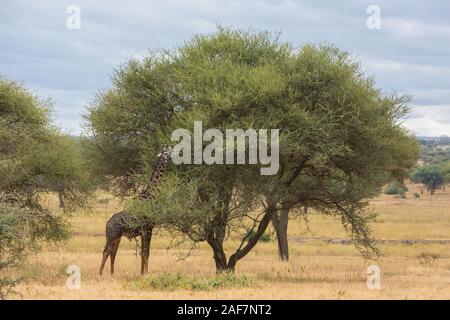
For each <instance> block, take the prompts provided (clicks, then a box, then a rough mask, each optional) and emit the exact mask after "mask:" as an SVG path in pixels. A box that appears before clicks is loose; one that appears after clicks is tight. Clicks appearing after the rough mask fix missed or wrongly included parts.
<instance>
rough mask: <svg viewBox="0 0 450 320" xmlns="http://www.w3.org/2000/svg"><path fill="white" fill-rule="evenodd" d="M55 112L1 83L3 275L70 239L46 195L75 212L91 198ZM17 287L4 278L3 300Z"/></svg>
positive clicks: (14, 85) (0, 260) (1, 284)
mask: <svg viewBox="0 0 450 320" xmlns="http://www.w3.org/2000/svg"><path fill="white" fill-rule="evenodd" d="M50 109H51V103H50V102H49V101H42V100H40V99H39V98H37V97H36V96H34V95H33V94H31V93H30V92H28V91H27V90H26V89H25V88H24V87H22V86H21V85H19V84H17V83H15V82H12V81H8V80H5V79H0V176H1V177H2V179H1V180H0V269H4V268H12V267H17V266H19V265H20V264H21V262H23V259H24V258H25V257H26V256H27V254H28V253H29V252H32V251H36V250H38V249H39V247H40V246H39V244H40V243H42V242H48V241H61V240H63V239H65V238H67V236H68V224H67V222H66V220H65V218H64V217H63V216H56V215H54V214H52V213H51V212H50V211H48V210H45V209H44V208H43V207H42V206H41V204H40V201H39V200H40V199H39V195H40V194H44V193H47V192H52V191H55V192H62V193H63V198H67V199H68V201H69V203H70V207H73V206H72V205H75V203H76V204H83V203H85V199H86V197H87V196H88V194H89V191H88V190H90V189H89V188H86V187H85V186H86V182H85V181H84V180H83V179H81V178H80V177H81V174H80V171H81V168H80V166H79V164H80V162H81V161H79V162H77V160H74V159H73V153H72V152H69V151H67V150H68V149H66V148H64V147H63V145H64V143H63V142H62V141H63V140H64V139H65V138H64V137H63V136H62V135H61V134H60V133H59V132H58V131H57V130H56V129H55V128H54V127H53V126H52V125H51V122H50V116H49V114H50V113H49V112H50ZM81 180H83V182H82V183H81V184H80V183H79V182H80V181H81ZM57 181H64V185H63V186H60V184H59V183H57ZM81 185H83V187H81ZM15 283H16V279H5V278H3V277H2V278H1V279H0V296H1V297H2V298H3V297H5V295H6V292H7V291H8V290H9V289H10V288H11V287H12V286H13V285H14V284H15Z"/></svg>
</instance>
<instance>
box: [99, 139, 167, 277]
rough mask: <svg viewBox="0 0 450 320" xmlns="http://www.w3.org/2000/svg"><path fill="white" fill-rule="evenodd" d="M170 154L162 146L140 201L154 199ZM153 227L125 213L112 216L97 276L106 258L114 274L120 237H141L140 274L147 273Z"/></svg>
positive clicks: (108, 224)
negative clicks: (109, 261)
mask: <svg viewBox="0 0 450 320" xmlns="http://www.w3.org/2000/svg"><path fill="white" fill-rule="evenodd" d="M171 153H172V147H171V146H167V145H166V146H164V150H163V152H162V153H160V154H159V155H158V156H159V160H158V163H157V164H156V166H155V169H154V171H153V174H152V176H151V178H150V182H149V184H148V185H147V187H146V188H145V190H144V191H142V193H141V194H140V196H139V197H140V198H141V199H154V196H153V193H154V191H155V188H156V186H157V185H158V183H159V181H160V180H161V177H162V175H163V173H164V169H165V168H166V165H167V162H168V160H169V158H170V156H171ZM153 227H154V223H153V222H152V221H151V220H149V219H145V220H144V221H138V218H137V217H135V216H133V215H132V214H130V213H128V212H126V211H120V212H117V213H115V214H114V215H112V217H111V218H110V219H109V220H108V222H107V223H106V245H105V249H104V250H103V259H102V262H101V265H100V271H99V274H100V275H102V272H103V268H104V266H105V263H106V260H107V259H108V257H110V260H111V275H113V274H114V261H115V259H116V254H117V250H118V249H119V244H120V240H121V238H122V236H125V237H127V238H128V239H133V238H136V237H138V236H140V237H141V252H140V255H141V274H142V275H143V274H146V273H147V272H148V258H149V255H150V242H151V239H152V233H153Z"/></svg>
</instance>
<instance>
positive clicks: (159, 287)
mask: <svg viewBox="0 0 450 320" xmlns="http://www.w3.org/2000/svg"><path fill="white" fill-rule="evenodd" d="M408 187H409V191H408V192H407V194H406V196H407V197H406V199H401V198H395V197H393V196H387V195H382V196H380V197H379V198H377V199H374V200H373V201H372V202H371V206H372V207H373V208H374V209H375V210H376V212H378V213H379V216H378V218H377V221H376V222H375V223H374V224H373V230H374V235H375V237H376V238H377V239H385V240H432V241H431V242H427V243H406V242H405V241H393V242H388V243H382V244H380V248H381V249H382V251H383V253H384V255H383V256H382V257H380V258H379V259H377V261H366V260H364V259H363V258H361V256H360V255H359V254H358V252H357V251H356V250H355V249H354V247H353V246H352V245H347V244H340V243H329V242H327V241H323V240H320V239H319V238H327V239H328V238H332V239H346V238H347V237H346V235H345V232H344V231H343V230H342V228H341V226H340V224H339V222H338V221H337V220H336V221H335V220H334V219H333V218H332V217H324V216H321V215H318V214H312V215H311V217H310V221H309V229H307V228H306V226H305V223H304V222H303V221H302V220H292V221H290V225H289V235H290V255H291V259H290V261H289V262H280V261H278V258H277V247H276V242H275V241H268V242H261V243H259V244H258V245H257V247H256V248H255V249H254V250H253V251H252V252H251V253H250V254H249V255H248V256H247V257H245V258H244V260H242V261H241V262H239V263H238V265H237V270H236V277H232V278H226V279H216V278H215V276H214V262H213V259H212V252H211V251H210V249H209V247H208V246H207V245H205V244H200V245H198V246H196V247H195V248H194V249H193V250H192V251H191V252H190V255H189V256H187V257H186V253H187V252H188V250H189V249H190V248H189V246H187V245H185V246H181V247H180V246H178V247H171V246H170V245H169V244H170V243H171V240H172V239H171V238H170V237H169V236H168V235H167V234H163V233H159V234H157V235H156V236H154V240H153V242H152V250H151V256H150V267H149V269H150V270H149V272H150V275H149V276H148V277H147V278H142V277H141V276H140V275H139V264H140V261H139V256H137V255H136V251H135V249H136V248H135V244H134V242H129V241H127V240H125V239H124V240H122V243H121V247H120V249H119V252H118V255H117V259H116V275H115V276H114V277H111V276H109V275H108V271H109V266H108V268H107V270H106V271H107V272H106V273H105V275H104V276H103V277H99V276H98V275H97V272H98V267H99V263H100V258H101V252H102V250H103V246H104V236H103V233H104V225H105V221H106V220H107V218H108V217H109V216H110V215H111V214H112V213H113V212H115V210H117V209H119V208H120V204H118V203H113V202H111V201H110V203H109V204H108V205H106V203H104V201H100V202H99V203H97V204H96V207H95V209H94V210H93V212H78V213H76V214H74V216H73V217H72V218H71V222H72V225H73V231H74V236H73V237H72V238H71V239H70V240H69V241H68V242H67V243H65V244H64V245H61V246H59V247H54V246H48V247H46V248H44V250H43V251H42V252H41V253H39V254H37V255H35V256H33V257H31V258H30V259H29V261H28V263H27V265H26V266H25V267H24V268H23V269H22V270H19V271H16V273H17V275H19V274H20V275H21V276H23V281H22V282H21V284H20V285H19V286H18V287H17V291H18V292H19V293H20V295H16V296H14V298H21V297H22V298H25V299H240V298H242V299H421V298H430V299H449V298H450V243H437V242H433V241H436V240H449V239H450V188H447V191H445V192H444V191H438V192H437V193H436V194H435V195H434V196H432V197H431V196H429V195H427V194H426V192H425V194H424V195H422V196H421V197H420V198H418V199H417V198H415V197H414V196H413V194H414V193H416V192H417V193H419V194H420V186H417V185H409V186H408ZM103 197H105V195H104V196H103ZM46 204H47V205H48V206H49V207H52V206H53V207H56V201H54V200H53V199H48V200H47V203H46ZM304 238H310V240H309V241H307V242H303V241H304V240H302V239H304ZM311 238H312V239H311ZM238 240H239V238H238V237H237V236H234V237H231V239H230V240H229V241H228V242H227V246H228V248H229V249H232V248H235V247H236V245H237V241H238ZM374 263H376V264H378V265H379V266H380V268H381V271H382V282H381V283H382V288H381V289H380V290H369V289H367V286H366V278H367V275H366V270H367V266H368V265H370V264H374ZM72 264H75V265H78V266H80V268H81V289H78V290H77V289H73V290H70V289H68V288H67V287H66V279H67V275H66V268H67V266H69V265H72Z"/></svg>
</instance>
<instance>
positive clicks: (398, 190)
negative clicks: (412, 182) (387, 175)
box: [384, 182, 408, 195]
mask: <svg viewBox="0 0 450 320" xmlns="http://www.w3.org/2000/svg"><path fill="white" fill-rule="evenodd" d="M407 190H408V189H407V188H406V187H405V186H403V185H401V184H400V183H398V182H392V183H390V184H389V185H388V186H387V187H386V190H384V193H385V194H398V195H404V194H405V192H406V191H407Z"/></svg>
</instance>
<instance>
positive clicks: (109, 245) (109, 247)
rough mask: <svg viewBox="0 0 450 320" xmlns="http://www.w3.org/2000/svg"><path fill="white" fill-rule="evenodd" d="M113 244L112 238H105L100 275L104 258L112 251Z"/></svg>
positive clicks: (103, 265) (104, 261)
mask: <svg viewBox="0 0 450 320" xmlns="http://www.w3.org/2000/svg"><path fill="white" fill-rule="evenodd" d="M113 244H114V242H113V240H106V245H105V249H103V259H102V263H101V265H100V270H99V274H100V275H102V273H103V268H104V267H105V263H106V260H107V259H108V257H109V255H110V254H111V252H112V249H113Z"/></svg>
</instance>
